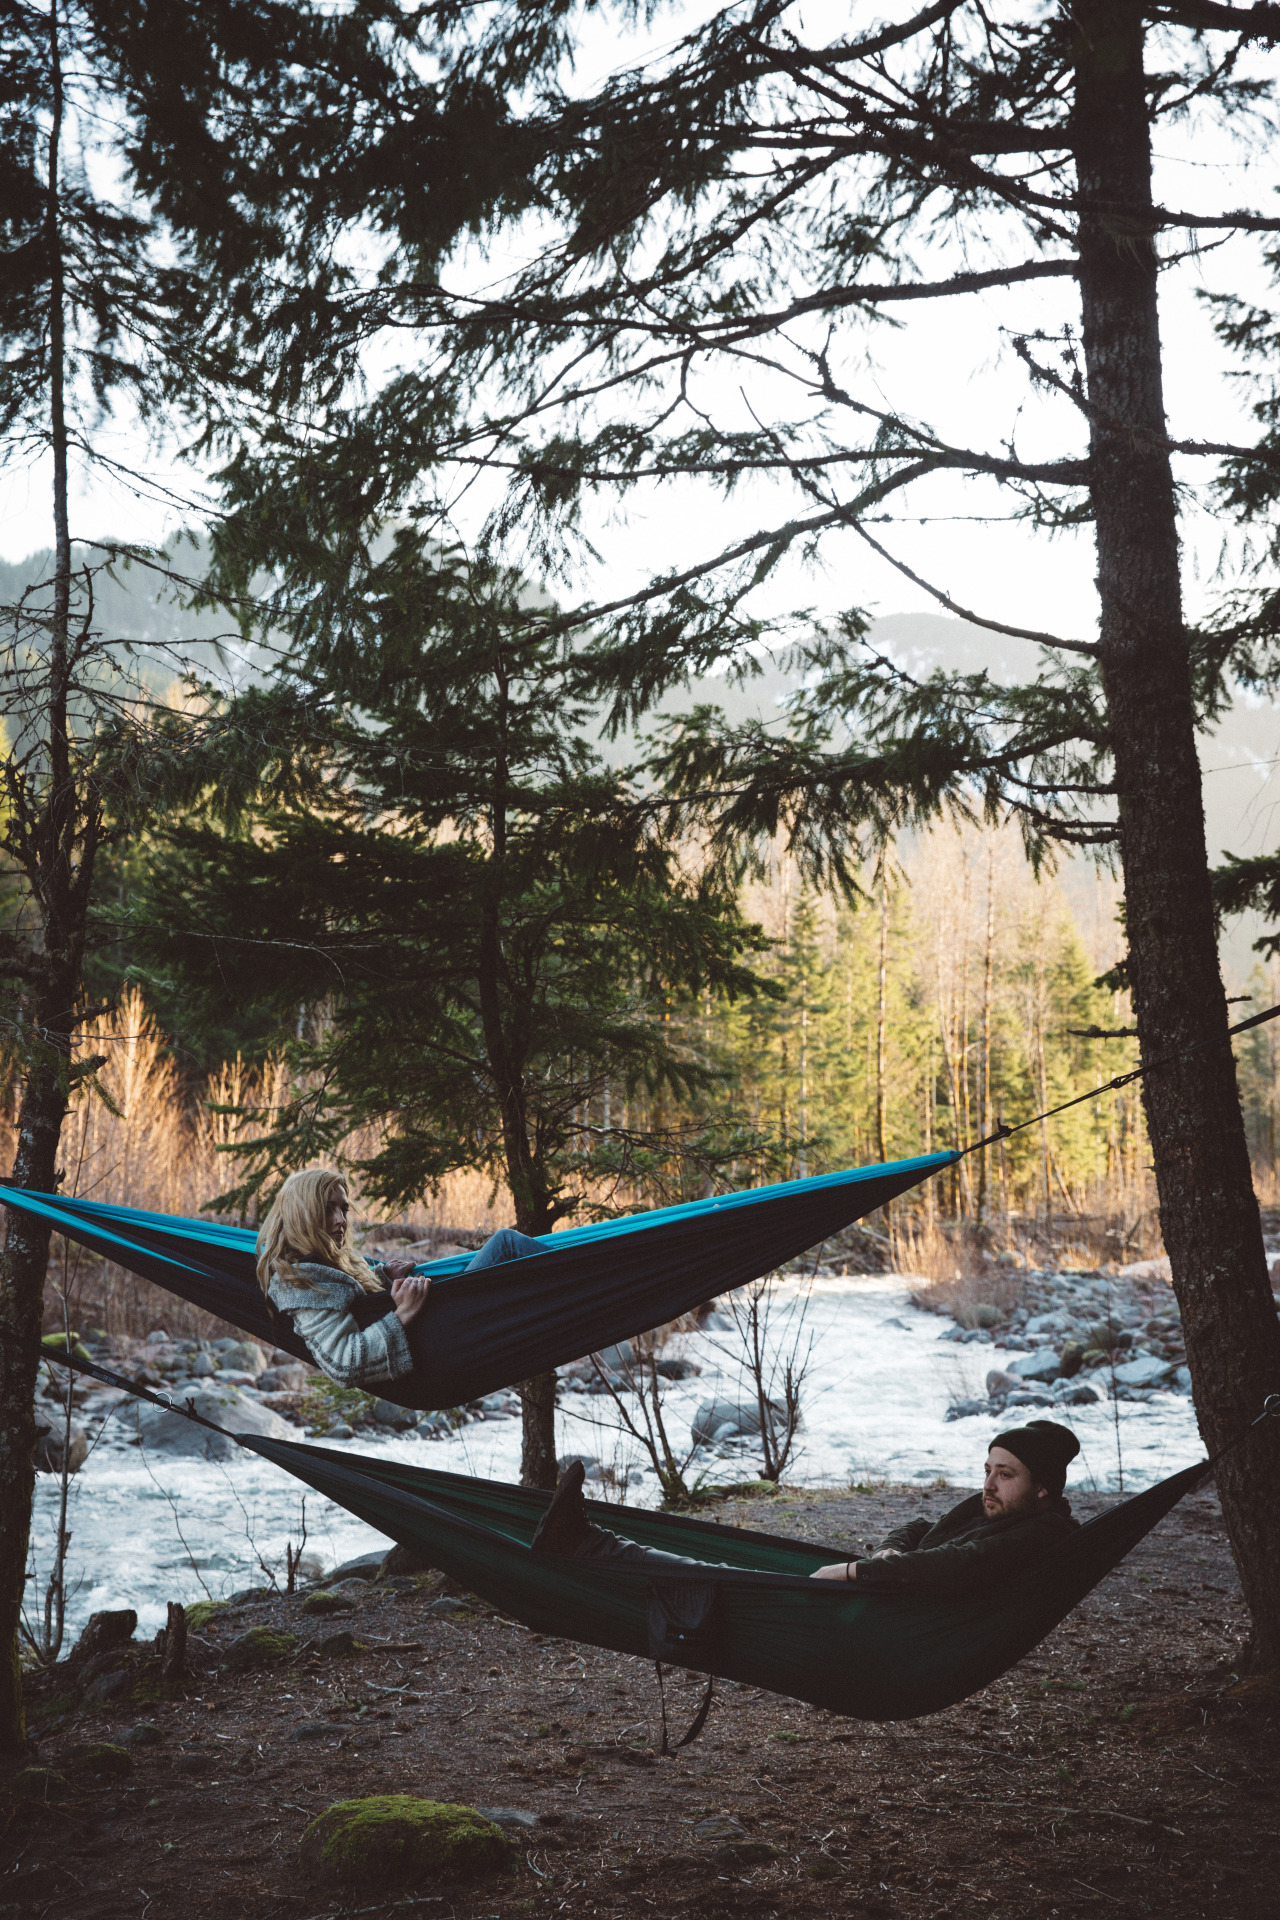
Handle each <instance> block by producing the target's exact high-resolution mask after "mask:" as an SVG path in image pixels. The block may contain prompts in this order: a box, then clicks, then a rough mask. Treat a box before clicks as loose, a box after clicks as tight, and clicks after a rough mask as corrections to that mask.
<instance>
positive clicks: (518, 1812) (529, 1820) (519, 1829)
mask: <svg viewBox="0 0 1280 1920" xmlns="http://www.w3.org/2000/svg"><path fill="white" fill-rule="evenodd" d="M476 1812H477V1813H478V1814H479V1815H480V1818H481V1819H482V1820H492V1822H493V1824H494V1826H495V1827H501V1828H502V1830H503V1832H504V1833H509V1834H511V1835H512V1836H513V1838H517V1839H518V1838H519V1836H520V1835H521V1834H522V1833H528V1832H529V1831H530V1829H531V1828H536V1826H537V1824H538V1816H537V1814H536V1813H526V1812H525V1810H524V1809H523V1808H522V1807H477V1808H476Z"/></svg>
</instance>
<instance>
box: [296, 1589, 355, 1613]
mask: <svg viewBox="0 0 1280 1920" xmlns="http://www.w3.org/2000/svg"><path fill="white" fill-rule="evenodd" d="M355 1604H356V1603H355V1601H354V1600H351V1599H349V1598H348V1597H347V1595H346V1594H345V1593H331V1592H330V1591H329V1589H328V1587H317V1589H316V1591H315V1592H314V1593H309V1594H308V1595H307V1597H306V1599H305V1600H304V1601H303V1603H302V1611H303V1612H304V1613H321V1614H323V1613H354V1611H355Z"/></svg>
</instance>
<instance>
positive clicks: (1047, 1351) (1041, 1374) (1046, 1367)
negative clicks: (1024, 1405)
mask: <svg viewBox="0 0 1280 1920" xmlns="http://www.w3.org/2000/svg"><path fill="white" fill-rule="evenodd" d="M1004 1371H1005V1372H1006V1373H1013V1374H1016V1375H1017V1377H1018V1379H1019V1380H1021V1381H1022V1382H1023V1383H1024V1384H1025V1383H1026V1382H1027V1381H1028V1380H1044V1381H1051V1380H1056V1379H1057V1377H1058V1375H1059V1374H1060V1373H1061V1371H1062V1368H1061V1366H1060V1364H1059V1362H1058V1356H1057V1354H1056V1353H1055V1352H1054V1350H1053V1348H1052V1347H1041V1348H1040V1350H1039V1352H1038V1353H1024V1354H1023V1356H1022V1358H1021V1359H1020V1360H1010V1362H1009V1364H1008V1366H1007V1367H1006V1368H1005V1369H1004Z"/></svg>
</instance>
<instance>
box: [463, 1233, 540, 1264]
mask: <svg viewBox="0 0 1280 1920" xmlns="http://www.w3.org/2000/svg"><path fill="white" fill-rule="evenodd" d="M544 1250H545V1249H544V1243H543V1242H542V1241H541V1240H535V1239H534V1237H533V1235H532V1234H530V1233H517V1232H516V1230H515V1228H514V1227H499V1228H498V1231H497V1232H496V1233H491V1234H490V1235H489V1238H488V1239H487V1240H486V1241H485V1243H484V1245H483V1246H482V1247H481V1249H480V1251H479V1253H476V1254H473V1255H472V1256H471V1258H470V1260H468V1262H467V1266H466V1271H467V1272H468V1273H474V1272H475V1270H476V1268H477V1267H500V1266H502V1265H503V1264H504V1263H505V1262H506V1261H508V1260H523V1259H524V1257H525V1255H526V1254H530V1253H542V1252H543V1251H544Z"/></svg>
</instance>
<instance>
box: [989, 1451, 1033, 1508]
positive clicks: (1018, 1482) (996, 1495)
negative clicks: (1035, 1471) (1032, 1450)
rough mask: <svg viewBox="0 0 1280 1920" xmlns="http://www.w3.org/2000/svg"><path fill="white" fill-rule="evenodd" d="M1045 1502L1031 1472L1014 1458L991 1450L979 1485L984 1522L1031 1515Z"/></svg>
mask: <svg viewBox="0 0 1280 1920" xmlns="http://www.w3.org/2000/svg"><path fill="white" fill-rule="evenodd" d="M1048 1498H1049V1495H1048V1493H1047V1492H1046V1490H1045V1489H1044V1488H1043V1487H1038V1486H1037V1485H1036V1483H1035V1481H1034V1480H1033V1479H1032V1478H1031V1469H1030V1468H1029V1467H1027V1466H1025V1465H1024V1464H1023V1462H1022V1461H1021V1460H1019V1458H1018V1456H1017V1454H1015V1453H1010V1452H1008V1450H1007V1449H1006V1448H1004V1447H992V1449H991V1451H990V1453H989V1454H988V1455H987V1470H986V1477H985V1478H984V1480H983V1482H982V1511H983V1512H984V1513H985V1514H986V1516H987V1519H988V1520H1008V1519H1009V1518H1010V1517H1011V1516H1012V1515H1013V1514H1015V1513H1032V1512H1034V1510H1035V1509H1036V1508H1037V1507H1038V1506H1039V1505H1040V1503H1041V1501H1042V1500H1047V1499H1048Z"/></svg>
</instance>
